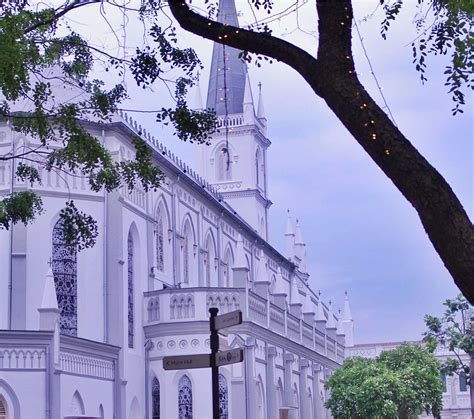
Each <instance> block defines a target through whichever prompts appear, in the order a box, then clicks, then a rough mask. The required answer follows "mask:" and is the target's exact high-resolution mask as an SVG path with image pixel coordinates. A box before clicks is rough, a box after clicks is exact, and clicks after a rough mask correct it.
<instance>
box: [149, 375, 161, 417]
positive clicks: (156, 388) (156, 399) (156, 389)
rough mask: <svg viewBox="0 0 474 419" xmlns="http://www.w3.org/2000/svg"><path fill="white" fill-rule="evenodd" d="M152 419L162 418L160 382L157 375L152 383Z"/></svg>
mask: <svg viewBox="0 0 474 419" xmlns="http://www.w3.org/2000/svg"><path fill="white" fill-rule="evenodd" d="M151 405H152V409H151V412H152V413H151V415H152V419H160V382H159V381H158V379H157V378H156V377H155V378H153V382H152V383H151Z"/></svg>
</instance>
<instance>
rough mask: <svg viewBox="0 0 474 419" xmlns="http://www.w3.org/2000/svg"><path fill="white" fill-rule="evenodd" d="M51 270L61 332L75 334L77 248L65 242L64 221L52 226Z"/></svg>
mask: <svg viewBox="0 0 474 419" xmlns="http://www.w3.org/2000/svg"><path fill="white" fill-rule="evenodd" d="M51 265H52V270H53V275H54V285H55V288H56V295H57V298H58V307H59V311H60V316H59V328H60V331H61V333H62V334H64V335H72V336H77V248H76V246H74V245H70V244H68V243H66V240H65V238H64V221H63V220H62V219H60V220H59V221H58V222H57V223H56V225H55V226H54V228H53V252H52V263H51Z"/></svg>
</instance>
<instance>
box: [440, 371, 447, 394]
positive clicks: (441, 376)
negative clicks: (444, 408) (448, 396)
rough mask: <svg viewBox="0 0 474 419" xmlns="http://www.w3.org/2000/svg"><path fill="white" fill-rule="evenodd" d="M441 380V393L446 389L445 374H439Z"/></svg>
mask: <svg viewBox="0 0 474 419" xmlns="http://www.w3.org/2000/svg"><path fill="white" fill-rule="evenodd" d="M440 379H441V382H442V383H443V393H445V392H446V391H447V384H446V374H443V373H441V374H440Z"/></svg>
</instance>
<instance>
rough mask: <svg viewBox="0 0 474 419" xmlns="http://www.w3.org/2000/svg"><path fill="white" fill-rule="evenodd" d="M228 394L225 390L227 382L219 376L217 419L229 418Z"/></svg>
mask: <svg viewBox="0 0 474 419" xmlns="http://www.w3.org/2000/svg"><path fill="white" fill-rule="evenodd" d="M228 412H229V392H228V390H227V380H226V379H225V377H224V376H223V375H222V374H219V419H227V418H228V417H229V413H228Z"/></svg>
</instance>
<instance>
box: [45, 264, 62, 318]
mask: <svg viewBox="0 0 474 419" xmlns="http://www.w3.org/2000/svg"><path fill="white" fill-rule="evenodd" d="M40 308H42V309H55V310H58V309H59V307H58V299H57V296H56V286H55V285H54V275H53V270H52V269H51V267H50V268H49V269H48V273H47V274H46V281H45V283H44V289H43V299H42V301H41V307H40Z"/></svg>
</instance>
